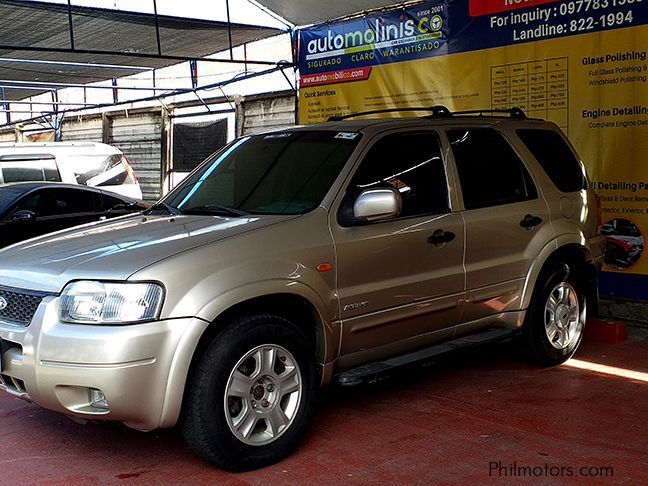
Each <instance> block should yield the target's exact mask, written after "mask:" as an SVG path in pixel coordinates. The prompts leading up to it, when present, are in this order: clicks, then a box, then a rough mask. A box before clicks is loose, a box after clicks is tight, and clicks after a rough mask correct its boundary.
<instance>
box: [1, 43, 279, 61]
mask: <svg viewBox="0 0 648 486" xmlns="http://www.w3.org/2000/svg"><path fill="white" fill-rule="evenodd" d="M0 50H2V51H26V52H47V53H52V54H54V53H60V54H90V55H93V56H115V57H130V58H137V59H161V60H165V61H177V62H189V61H196V62H215V63H221V64H222V63H225V64H259V65H262V66H275V65H276V64H277V63H276V62H275V61H260V60H242V59H214V58H210V57H188V56H172V55H168V54H162V55H160V54H146V53H143V52H119V51H101V50H94V49H69V48H64V47H37V46H10V45H9V46H8V45H0Z"/></svg>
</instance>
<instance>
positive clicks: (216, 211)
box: [182, 204, 250, 217]
mask: <svg viewBox="0 0 648 486" xmlns="http://www.w3.org/2000/svg"><path fill="white" fill-rule="evenodd" d="M182 214H207V215H215V216H237V217H238V216H247V215H249V214H250V213H248V212H246V211H242V210H240V209H235V208H228V207H227V206H219V205H217V204H206V205H204V206H194V207H193V208H188V209H183V210H182Z"/></svg>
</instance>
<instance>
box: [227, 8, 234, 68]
mask: <svg viewBox="0 0 648 486" xmlns="http://www.w3.org/2000/svg"><path fill="white" fill-rule="evenodd" d="M225 8H226V9H227V37H228V38H229V50H230V59H231V60H234V47H233V46H232V19H231V18H230V7H229V0H225Z"/></svg>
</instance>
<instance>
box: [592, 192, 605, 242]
mask: <svg viewBox="0 0 648 486" xmlns="http://www.w3.org/2000/svg"><path fill="white" fill-rule="evenodd" d="M594 198H595V199H596V233H597V234H601V229H602V228H603V208H602V207H601V197H600V196H599V195H598V194H596V193H595V194H594Z"/></svg>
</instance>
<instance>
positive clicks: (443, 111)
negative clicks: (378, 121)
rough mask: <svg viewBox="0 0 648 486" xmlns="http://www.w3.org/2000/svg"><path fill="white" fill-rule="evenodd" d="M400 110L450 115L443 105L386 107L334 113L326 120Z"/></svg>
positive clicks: (433, 114)
mask: <svg viewBox="0 0 648 486" xmlns="http://www.w3.org/2000/svg"><path fill="white" fill-rule="evenodd" d="M401 111H429V112H431V113H432V115H431V116H451V115H452V112H451V111H450V110H448V109H447V108H446V107H445V106H442V105H437V106H419V107H415V108H388V109H386V110H373V111H361V112H358V113H349V114H348V115H336V116H332V117H329V119H328V121H331V122H332V121H342V120H347V119H349V118H355V117H357V116H365V115H378V114H380V113H397V112H401Z"/></svg>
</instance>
